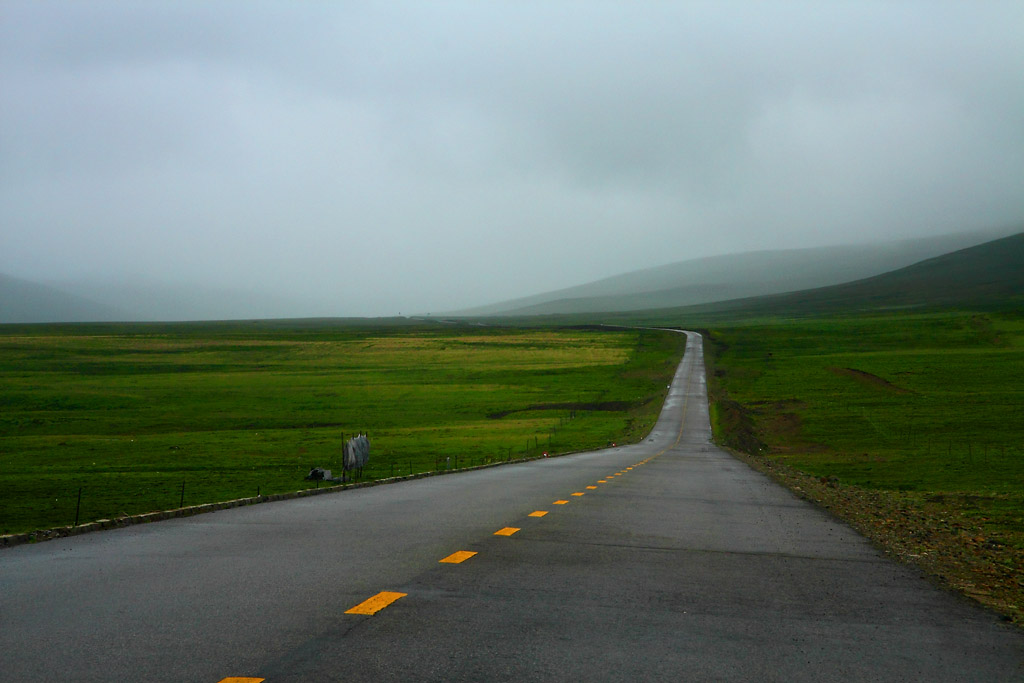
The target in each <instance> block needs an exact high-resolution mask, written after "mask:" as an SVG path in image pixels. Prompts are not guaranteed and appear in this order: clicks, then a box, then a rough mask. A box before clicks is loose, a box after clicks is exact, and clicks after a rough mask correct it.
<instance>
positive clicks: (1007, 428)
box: [709, 312, 1024, 621]
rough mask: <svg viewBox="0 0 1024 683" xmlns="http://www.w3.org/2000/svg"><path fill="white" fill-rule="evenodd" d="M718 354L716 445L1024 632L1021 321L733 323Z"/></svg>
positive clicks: (714, 334) (721, 331)
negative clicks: (1023, 623) (1023, 626)
mask: <svg viewBox="0 0 1024 683" xmlns="http://www.w3.org/2000/svg"><path fill="white" fill-rule="evenodd" d="M709 351H710V352H711V353H710V354H709V357H710V358H711V359H712V360H711V366H712V367H711V368H709V370H710V372H711V374H712V383H711V391H712V398H713V406H712V413H713V421H714V423H715V428H716V438H718V439H719V440H720V441H721V442H724V443H725V444H727V445H731V446H733V447H734V448H736V449H738V450H741V451H745V452H747V453H749V454H753V456H754V457H753V458H752V459H751V460H752V462H754V464H756V465H759V466H762V467H763V468H766V469H768V470H774V472H775V473H776V474H778V475H779V476H781V477H782V478H787V477H788V478H789V479H790V481H789V483H790V485H791V486H794V487H795V488H797V489H800V490H801V491H803V492H805V493H807V494H808V495H811V496H812V497H815V498H817V499H819V500H820V501H822V502H824V503H825V504H827V505H829V506H830V507H833V508H834V509H836V511H837V512H838V513H839V514H841V515H843V516H845V517H846V518H847V519H850V520H851V521H853V522H854V523H855V524H856V525H857V526H858V527H859V528H860V529H861V530H862V531H863V532H865V533H866V534H867V535H869V536H871V537H872V538H874V539H876V540H877V541H879V542H880V543H882V544H883V545H885V546H887V547H888V548H889V549H890V550H892V551H894V552H896V553H897V554H898V555H900V556H902V557H903V558H905V559H909V560H910V561H913V562H915V563H917V564H919V565H921V566H922V567H924V568H925V569H926V570H928V571H929V572H931V573H932V574H934V575H936V576H939V577H940V578H941V579H942V580H943V581H945V582H946V583H948V584H950V585H953V586H955V587H957V588H958V589H960V590H962V591H964V592H965V593H967V594H969V595H972V596H973V597H975V598H977V599H979V600H981V601H982V602H985V603H987V604H989V605H991V606H994V607H996V608H997V609H999V610H1001V611H1003V612H1004V614H1007V615H1009V616H1010V617H1012V618H1014V619H1016V620H1018V621H1020V620H1021V619H1022V615H1024V578H1021V577H1022V576H1024V574H1022V573H1021V572H1022V569H1021V567H1022V563H1024V318H1022V317H1021V316H1020V314H1019V313H970V312H932V313H917V314H910V313H903V314H885V315H880V314H876V315H863V316H847V317H830V318H811V319H802V320H774V321H762V322H760V323H756V324H734V325H731V326H724V325H723V326H721V327H719V328H716V329H714V330H712V331H710V333H709Z"/></svg>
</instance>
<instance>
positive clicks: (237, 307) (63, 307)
mask: <svg viewBox="0 0 1024 683" xmlns="http://www.w3.org/2000/svg"><path fill="white" fill-rule="evenodd" d="M306 316H308V310H307V309H306V308H305V307H304V306H303V303H302V302H301V301H298V300H292V299H288V298H287V297H283V296H275V295H273V294H266V293H264V292H260V291H242V290H236V289H227V288H218V287H211V286H202V285H181V284H166V283H160V282H156V281H152V280H147V279H145V278H142V277H133V278H130V279H129V278H122V279H109V280H81V281H65V282H57V283H45V284H44V283H38V282H32V281H29V280H25V279H22V278H14V277H10V276H8V275H3V274H0V323H51V322H112V321H140V322H145V321H176V320H246V319H259V318H269V317H282V318H300V317H306Z"/></svg>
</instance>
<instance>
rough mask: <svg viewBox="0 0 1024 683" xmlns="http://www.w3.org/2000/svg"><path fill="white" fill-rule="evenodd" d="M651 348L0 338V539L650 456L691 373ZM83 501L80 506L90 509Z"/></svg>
mask: <svg viewBox="0 0 1024 683" xmlns="http://www.w3.org/2000/svg"><path fill="white" fill-rule="evenodd" d="M682 348H683V338H682V336H681V335H675V334H669V333H660V332H653V331H614V332H612V331H599V330H596V329H574V330H516V329H494V328H484V327H459V328H456V327H445V328H443V329H438V327H437V326H433V327H422V328H416V327H408V326H406V327H397V326H390V327H382V328H379V329H357V328H353V327H346V326H335V325H330V324H327V323H322V324H321V323H317V322H315V321H312V322H308V323H304V324H295V323H280V324H274V323H268V322H264V323H258V324H250V325H246V324H219V325H218V324H196V325H189V324H180V325H145V324H139V325H92V326H86V325H64V326H3V327H0V533H14V532H18V531H24V530H32V529H40V528H48V527H54V526H62V525H68V524H71V523H72V522H73V521H74V520H75V516H76V512H77V514H78V519H79V522H81V523H84V522H86V521H89V520H93V519H100V518H112V517H117V516H122V515H126V514H135V513H140V512H147V511H153V510H160V509H169V508H174V507H178V506H179V505H180V504H182V502H184V504H185V505H188V504H197V503H203V502H213V501H219V500H229V499H233V498H238V497H243V496H253V495H256V494H257V492H259V493H262V494H269V493H278V492H283V491H293V490H296V489H301V488H306V487H309V486H313V484H312V483H309V482H305V481H304V479H303V477H304V476H305V475H306V473H307V472H308V471H309V470H310V469H311V468H312V467H314V466H319V467H325V468H328V469H332V470H334V471H335V472H336V473H337V472H340V470H341V459H340V455H341V444H342V442H343V438H344V437H345V436H350V435H352V434H354V433H356V432H366V433H368V434H369V436H370V439H371V442H372V452H371V466H370V467H369V468H368V469H367V470H366V471H365V472H364V474H363V477H364V478H380V477H388V476H392V475H401V474H408V473H415V472H423V471H431V470H435V469H438V468H453V467H466V466H470V465H475V464H482V463H486V462H495V461H500V460H506V459H510V458H519V457H524V456H533V455H537V454H539V453H541V452H542V451H550V452H553V453H557V452H568V451H573V450H578V449H583V448H593V447H598V446H604V445H606V444H607V443H608V442H610V441H616V440H618V441H626V440H636V439H638V438H640V437H642V436H643V435H644V434H645V433H646V432H647V431H648V430H649V428H650V427H651V425H653V422H654V420H655V419H656V417H657V413H658V411H659V409H660V406H661V403H662V398H663V396H664V391H665V386H666V384H667V383H668V379H669V378H670V377H671V375H672V372H673V370H674V369H675V365H676V363H677V362H678V359H679V357H680V356H681V354H682ZM79 490H81V492H82V493H81V505H80V507H79V502H78V495H79Z"/></svg>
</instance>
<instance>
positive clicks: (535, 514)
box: [527, 510, 548, 517]
mask: <svg viewBox="0 0 1024 683" xmlns="http://www.w3.org/2000/svg"><path fill="white" fill-rule="evenodd" d="M546 514H548V511H547V510H535V511H533V512H531V513H530V514H529V515H527V516H528V517H543V516H544V515H546Z"/></svg>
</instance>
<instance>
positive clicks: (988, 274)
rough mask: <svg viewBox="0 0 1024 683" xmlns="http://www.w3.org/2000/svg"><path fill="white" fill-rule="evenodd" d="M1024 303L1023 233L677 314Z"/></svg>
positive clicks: (763, 312)
mask: <svg viewBox="0 0 1024 683" xmlns="http://www.w3.org/2000/svg"><path fill="white" fill-rule="evenodd" d="M1014 304H1017V305H1019V304H1024V232H1021V233H1018V234H1016V235H1010V236H1009V237H1003V238H1001V239H997V240H992V241H990V242H986V243H984V244H979V245H977V246H973V247H968V248H966V249H960V250H958V251H955V252H952V253H949V254H944V255H942V256H937V257H934V258H930V259H926V260H924V261H921V262H919V263H915V264H913V265H910V266H907V267H905V268H900V269H898V270H895V271H892V272H890V273H884V274H882V275H877V276H874V277H870V278H864V279H862V280H857V281H855V282H848V283H845V284H840V285H833V286H829V287H820V288H817V289H811V290H805V291H800V292H791V293H787V294H775V295H770V296H762V297H752V298H746V299H738V300H733V301H726V302H718V303H712V304H704V305H699V306H689V307H685V308H681V309H679V310H678V312H679V313H687V314H690V313H701V312H705V313H712V312H718V313H721V312H732V313H736V312H748V313H758V314H771V315H780V314H808V313H827V312H839V311H845V312H850V311H876V310H886V309H899V308H923V307H936V308H941V307H954V306H960V307H981V308H990V307H994V306H995V307H1003V306H1007V305H1014Z"/></svg>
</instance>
